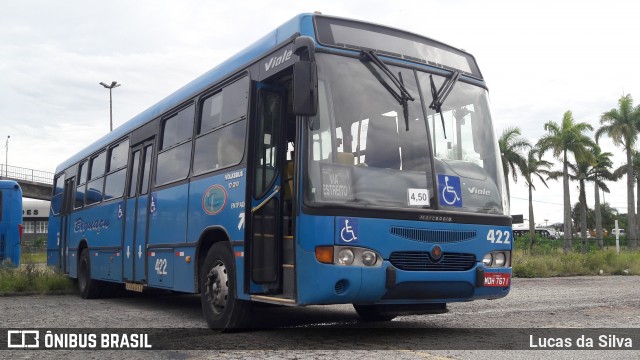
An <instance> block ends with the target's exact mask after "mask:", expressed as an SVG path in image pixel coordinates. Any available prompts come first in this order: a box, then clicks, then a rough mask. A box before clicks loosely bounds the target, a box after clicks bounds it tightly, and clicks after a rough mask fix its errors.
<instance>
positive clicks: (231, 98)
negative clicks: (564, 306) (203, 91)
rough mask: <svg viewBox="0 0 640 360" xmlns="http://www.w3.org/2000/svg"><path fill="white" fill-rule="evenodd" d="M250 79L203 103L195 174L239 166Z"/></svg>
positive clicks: (243, 141) (206, 99) (243, 140)
mask: <svg viewBox="0 0 640 360" xmlns="http://www.w3.org/2000/svg"><path fill="white" fill-rule="evenodd" d="M248 99H249V78H248V77H244V78H242V79H240V80H238V81H236V82H234V83H232V84H230V85H228V86H226V87H225V88H224V89H222V91H219V92H217V93H215V94H213V95H211V96H209V97H207V98H205V99H204V101H202V106H201V107H202V109H201V110H200V118H199V128H198V137H197V138H196V146H195V151H194V154H193V174H194V175H199V174H203V173H205V172H208V171H211V170H215V169H219V168H224V167H228V166H232V165H236V164H239V163H240V161H242V158H243V156H244V148H245V137H246V132H247V124H246V121H245V120H246V117H247V105H248Z"/></svg>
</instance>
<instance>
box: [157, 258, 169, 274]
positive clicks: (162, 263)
mask: <svg viewBox="0 0 640 360" xmlns="http://www.w3.org/2000/svg"><path fill="white" fill-rule="evenodd" d="M156 273H158V275H167V259H158V260H156Z"/></svg>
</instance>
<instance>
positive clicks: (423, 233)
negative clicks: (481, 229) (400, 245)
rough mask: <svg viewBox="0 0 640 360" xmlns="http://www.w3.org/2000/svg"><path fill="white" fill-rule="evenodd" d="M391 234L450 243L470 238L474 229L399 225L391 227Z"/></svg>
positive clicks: (474, 234)
mask: <svg viewBox="0 0 640 360" xmlns="http://www.w3.org/2000/svg"><path fill="white" fill-rule="evenodd" d="M390 232H391V235H395V236H398V237H401V238H404V239H409V240H414V241H420V242H427V243H434V244H450V243H457V242H463V241H467V240H472V239H474V238H475V237H476V235H477V232H476V231H475V230H469V231H460V230H433V229H413V228H407V227H400V226H392V227H391V230H390Z"/></svg>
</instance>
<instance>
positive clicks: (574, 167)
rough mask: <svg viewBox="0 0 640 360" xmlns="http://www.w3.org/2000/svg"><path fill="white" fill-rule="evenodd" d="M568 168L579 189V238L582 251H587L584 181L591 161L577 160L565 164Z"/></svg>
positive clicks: (570, 176)
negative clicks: (575, 162) (573, 162)
mask: <svg viewBox="0 0 640 360" xmlns="http://www.w3.org/2000/svg"><path fill="white" fill-rule="evenodd" d="M567 165H568V166H569V169H570V170H571V171H572V172H573V173H569V178H570V179H571V180H576V181H578V188H579V189H580V195H579V196H578V206H579V211H580V238H581V239H582V252H583V253H585V254H586V253H587V248H588V247H587V195H586V192H585V188H584V185H585V182H586V181H587V176H588V173H589V170H590V169H591V163H589V162H586V161H578V163H577V164H567Z"/></svg>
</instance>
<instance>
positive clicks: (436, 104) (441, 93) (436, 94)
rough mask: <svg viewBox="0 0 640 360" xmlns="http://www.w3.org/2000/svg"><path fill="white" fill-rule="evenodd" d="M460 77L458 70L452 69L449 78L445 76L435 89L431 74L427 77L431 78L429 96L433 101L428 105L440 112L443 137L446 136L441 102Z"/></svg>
mask: <svg viewBox="0 0 640 360" xmlns="http://www.w3.org/2000/svg"><path fill="white" fill-rule="evenodd" d="M459 77H460V71H458V70H454V71H453V74H451V77H450V78H447V79H446V80H445V81H444V82H443V83H442V86H440V89H439V90H436V84H435V83H434V82H433V75H429V79H430V80H431V97H432V98H433V101H431V105H429V109H432V110H435V111H437V112H438V113H440V120H442V132H443V133H444V138H445V139H446V138H447V131H446V130H445V127H444V115H442V104H443V103H444V101H445V100H446V99H447V96H449V94H450V93H451V90H453V86H454V85H455V84H456V82H458V78H459Z"/></svg>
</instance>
